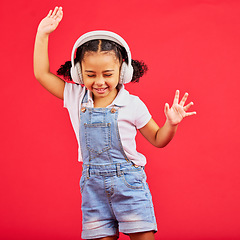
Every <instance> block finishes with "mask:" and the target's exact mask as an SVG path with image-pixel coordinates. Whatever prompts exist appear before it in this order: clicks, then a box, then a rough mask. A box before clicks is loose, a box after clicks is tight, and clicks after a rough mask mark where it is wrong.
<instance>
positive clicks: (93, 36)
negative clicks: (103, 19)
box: [71, 30, 133, 83]
mask: <svg viewBox="0 0 240 240" xmlns="http://www.w3.org/2000/svg"><path fill="white" fill-rule="evenodd" d="M98 39H104V40H110V41H113V42H115V43H118V44H119V45H120V46H122V47H124V49H125V50H126V52H127V56H128V64H127V63H124V65H125V64H127V66H125V67H124V68H126V69H125V70H124V73H123V74H122V75H123V78H125V79H123V81H122V83H128V82H130V81H131V79H132V74H133V68H132V65H131V62H132V58H131V52H130V49H129V47H128V44H127V43H126V41H125V40H124V39H123V38H122V37H121V36H119V35H118V34H116V33H114V32H110V31H104V30H98V31H91V32H87V33H85V34H83V35H82V36H81V37H79V38H78V40H77V41H76V42H75V44H74V46H73V49H72V54H71V63H72V69H71V75H72V79H73V81H74V82H77V83H79V82H80V83H82V82H81V81H82V80H81V79H80V81H79V80H75V79H76V74H75V72H76V71H78V72H79V66H77V68H78V69H77V70H76V71H75V70H74V69H75V64H74V55H75V52H76V49H77V48H78V47H80V46H81V45H83V44H84V43H86V42H88V41H91V40H98ZM74 71H75V72H74ZM78 75H79V74H78ZM124 75H125V76H124ZM80 78H81V76H80ZM126 78H127V79H126Z"/></svg>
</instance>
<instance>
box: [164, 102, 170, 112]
mask: <svg viewBox="0 0 240 240" xmlns="http://www.w3.org/2000/svg"><path fill="white" fill-rule="evenodd" d="M168 111H169V104H168V103H165V106H164V112H165V113H167V112H168Z"/></svg>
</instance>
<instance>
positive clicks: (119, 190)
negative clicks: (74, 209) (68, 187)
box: [34, 7, 196, 240]
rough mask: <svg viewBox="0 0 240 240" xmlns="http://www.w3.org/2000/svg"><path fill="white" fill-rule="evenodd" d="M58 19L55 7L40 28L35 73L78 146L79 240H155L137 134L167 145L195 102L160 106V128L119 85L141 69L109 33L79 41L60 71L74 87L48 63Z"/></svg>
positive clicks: (143, 68)
mask: <svg viewBox="0 0 240 240" xmlns="http://www.w3.org/2000/svg"><path fill="white" fill-rule="evenodd" d="M62 17H63V11H62V8H61V7H59V8H58V7H56V8H55V9H54V11H52V10H51V11H50V12H49V14H48V15H47V17H45V18H44V19H43V20H42V21H41V23H40V24H39V27H38V31H37V35H36V41H35V49H34V74H35V76H36V78H37V80H38V81H39V82H40V83H41V84H42V85H43V87H45V88H46V89H47V90H48V91H49V92H50V93H52V94H53V95H55V96H56V97H58V98H60V99H63V100H64V107H66V108H67V109H68V111H69V114H70V118H71V121H72V125H73V128H74V131H75V133H76V137H77V140H78V143H79V161H83V171H82V176H81V180H80V189H81V194H82V214H83V222H82V238H84V239H102V240H107V239H108V240H110V239H111V240H114V239H117V238H118V232H119V231H120V232H123V233H125V234H128V235H129V236H130V239H131V240H135V239H138V240H153V239H154V233H155V232H156V231H157V225H156V220H155V216H154V210H153V204H152V199H151V194H150V191H149V188H148V185H147V183H146V175H145V172H144V165H145V164H146V159H145V157H144V156H143V155H142V154H140V153H138V152H137V151H136V144H135V136H136V131H137V129H138V130H139V131H140V132H141V134H142V135H143V136H144V137H145V138H146V139H147V140H148V141H149V142H150V143H152V144H153V145H154V146H156V147H164V146H166V145H167V144H168V143H169V142H170V141H171V139H172V138H173V136H174V134H175V132H176V130H177V126H178V124H179V123H180V122H181V121H182V119H183V118H184V117H186V116H191V115H193V114H196V113H195V112H187V110H188V109H189V108H190V106H191V105H193V103H189V104H188V105H186V106H185V102H186V100H187V97H188V94H187V93H185V95H184V96H183V98H182V100H181V101H180V103H179V91H176V94H175V97H174V101H173V105H172V107H171V108H170V107H169V105H168V104H166V105H165V109H164V111H165V115H166V122H165V124H164V126H163V127H161V128H159V127H158V125H157V124H156V123H155V122H154V120H153V119H152V118H151V115H150V113H149V112H148V110H147V108H146V106H145V105H144V103H143V102H142V101H141V100H140V99H139V98H138V97H136V96H133V95H130V94H129V93H128V92H127V91H126V90H125V89H124V83H127V82H130V81H134V82H136V81H138V80H139V78H140V77H141V76H142V75H143V74H144V72H145V71H146V70H147V67H146V65H145V64H144V63H143V62H139V61H134V60H132V59H131V53H130V50H129V48H128V45H127V44H126V42H125V41H124V40H123V39H122V38H121V37H120V36H118V35H117V34H115V33H112V32H108V31H93V32H89V33H87V34H84V35H83V36H81V37H80V38H79V39H78V40H77V42H76V43H75V45H74V47H73V50H72V59H71V62H70V61H69V62H66V63H65V64H64V65H62V66H61V67H60V69H59V70H58V75H63V76H64V77H65V78H68V79H69V80H73V82H72V83H67V82H65V81H63V80H62V79H61V78H59V77H57V76H56V75H54V74H53V73H51V72H50V70H49V60H48V37H49V34H50V33H51V32H53V31H54V30H55V29H56V28H57V26H58V24H59V22H60V21H61V20H62ZM75 52H76V57H75ZM74 82H75V83H74ZM76 83H77V84H76Z"/></svg>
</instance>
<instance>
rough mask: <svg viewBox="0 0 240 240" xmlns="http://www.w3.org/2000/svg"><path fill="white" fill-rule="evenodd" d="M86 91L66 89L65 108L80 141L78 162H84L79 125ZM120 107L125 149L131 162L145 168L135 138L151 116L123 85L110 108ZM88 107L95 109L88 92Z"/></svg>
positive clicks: (74, 87) (73, 87) (67, 85)
mask: <svg viewBox="0 0 240 240" xmlns="http://www.w3.org/2000/svg"><path fill="white" fill-rule="evenodd" d="M85 91H86V88H85V87H82V86H81V85H76V84H72V83H65V89H64V107H65V108H67V109H68V112H69V115H70V119H71V122H72V126H73V129H74V132H75V134H76V137H77V141H78V145H79V147H78V161H79V162H82V154H81V148H80V142H79V124H80V109H81V102H82V99H83V96H84V93H85ZM114 105H115V106H117V107H119V113H118V128H119V134H120V138H121V142H122V145H123V149H124V151H125V153H126V155H127V157H128V159H129V160H131V161H133V162H134V163H135V164H137V165H140V166H144V165H145V164H146V158H145V156H144V155H143V154H141V153H139V152H137V150H136V141H135V136H136V133H137V129H140V128H142V127H144V126H145V125H146V124H147V123H148V122H149V120H150V119H151V115H150V113H149V111H148V109H147V107H146V105H145V104H144V103H143V102H142V101H141V100H140V99H139V97H137V96H134V95H131V94H129V92H128V91H127V90H125V89H124V86H123V85H122V87H121V89H120V90H119V92H118V95H117V97H116V98H115V99H114V101H113V102H112V103H111V104H110V105H109V106H108V107H113V106H114ZM84 106H86V107H93V100H92V98H91V94H90V93H89V91H88V102H87V103H86V104H85V105H84Z"/></svg>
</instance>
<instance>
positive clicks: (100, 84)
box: [95, 76, 105, 86]
mask: <svg viewBox="0 0 240 240" xmlns="http://www.w3.org/2000/svg"><path fill="white" fill-rule="evenodd" d="M104 83H105V79H104V78H103V77H102V76H99V77H98V78H96V79H95V84H96V85H97V86H102V85H103V84H104Z"/></svg>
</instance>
